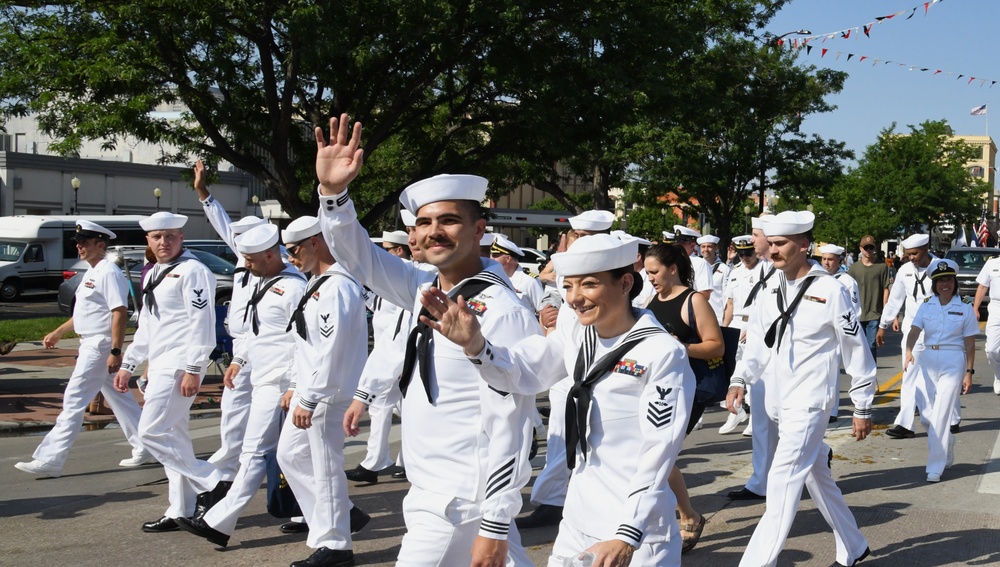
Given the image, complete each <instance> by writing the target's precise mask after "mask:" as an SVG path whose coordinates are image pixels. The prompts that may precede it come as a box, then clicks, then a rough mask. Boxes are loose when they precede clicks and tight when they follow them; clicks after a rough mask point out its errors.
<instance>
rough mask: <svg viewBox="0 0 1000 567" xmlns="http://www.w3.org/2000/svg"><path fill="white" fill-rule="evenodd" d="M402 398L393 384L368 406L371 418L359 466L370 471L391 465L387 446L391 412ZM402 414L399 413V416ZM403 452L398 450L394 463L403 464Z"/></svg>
mask: <svg viewBox="0 0 1000 567" xmlns="http://www.w3.org/2000/svg"><path fill="white" fill-rule="evenodd" d="M402 399H403V394H402V392H400V391H399V388H397V387H396V386H393V387H392V388H390V389H389V391H388V392H386V393H385V395H382V396H378V397H377V398H375V401H374V402H372V404H371V405H370V406H368V417H369V419H370V420H371V427H370V428H369V431H368V444H367V447H368V452H367V454H365V460H363V461H361V466H363V467H364V468H366V469H368V470H370V471H380V470H382V469H384V468H386V467H388V466H390V465H392V455H391V454H390V447H389V432H390V431H392V412H393V410H394V409H397V408H398V407H399V405H400V403H399V402H400V400H402ZM402 415H403V414H402V413H400V416H402ZM402 463H403V452H402V451H400V452H399V459H398V460H397V461H396V464H398V465H399V466H403V464H402Z"/></svg>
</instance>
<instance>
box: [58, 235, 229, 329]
mask: <svg viewBox="0 0 1000 567" xmlns="http://www.w3.org/2000/svg"><path fill="white" fill-rule="evenodd" d="M185 244H186V243H185ZM120 250H121V254H120V255H119V254H118V253H117V250H116V249H115V247H112V249H111V250H110V251H109V252H108V253H109V254H110V255H114V257H115V258H116V261H115V263H116V264H118V266H119V267H120V268H122V270H125V269H126V266H127V268H128V269H127V271H126V274H127V277H128V279H129V288H130V289H129V294H130V296H131V297H133V298H135V302H136V303H137V302H138V301H139V286H140V282H141V278H142V266H143V264H144V263H145V261H146V258H145V253H146V249H145V247H142V248H140V247H133V246H129V247H121V248H120ZM189 250H190V252H191V253H192V254H194V256H195V258H197V259H198V261H199V262H201V263H202V264H205V266H206V267H207V268H208V269H209V270H210V271H211V272H212V274H214V275H215V304H216V305H225V304H226V303H228V302H229V299H230V298H231V297H232V295H233V274H234V273H235V271H236V266H235V265H233V263H232V262H228V261H226V260H223V259H222V258H220V257H218V256H216V255H215V254H210V253H208V252H205V251H204V250H191V249H189ZM122 256H124V262H122V260H121V257H122ZM81 264H82V265H78V266H75V267H74V268H75V269H73V270H69V271H67V274H68V275H69V277H68V278H67V279H66V281H64V282H63V283H62V285H60V286H59V310H60V311H61V312H63V313H65V314H67V315H70V314H72V313H73V303H74V301H76V288H78V287H79V286H80V283H81V282H82V281H83V274H84V273H85V272H86V271H87V267H88V266H87V265H86V263H85V262H83V261H82V260H81ZM136 303H132V302H131V300H130V304H129V314H130V315H131V314H132V310H133V307H134V305H135V304H136Z"/></svg>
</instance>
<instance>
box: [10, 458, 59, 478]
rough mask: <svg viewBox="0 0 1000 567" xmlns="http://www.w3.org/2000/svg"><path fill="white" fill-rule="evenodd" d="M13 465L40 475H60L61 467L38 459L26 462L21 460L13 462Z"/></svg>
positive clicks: (57, 476) (53, 476)
mask: <svg viewBox="0 0 1000 567" xmlns="http://www.w3.org/2000/svg"><path fill="white" fill-rule="evenodd" d="M14 466H15V467H17V470H21V471H24V472H26V473H31V474H37V475H40V476H49V477H52V478H59V477H60V476H62V469H61V468H59V467H57V466H55V465H50V464H48V463H43V462H42V461H39V460H34V461H31V462H27V463H24V462H21V463H17V464H15V465H14Z"/></svg>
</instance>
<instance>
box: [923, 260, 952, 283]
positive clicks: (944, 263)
mask: <svg viewBox="0 0 1000 567" xmlns="http://www.w3.org/2000/svg"><path fill="white" fill-rule="evenodd" d="M927 273H928V274H930V275H931V279H932V280H933V279H935V278H940V277H942V276H955V275H958V264H956V263H955V261H954V260H949V259H948V258H935V259H933V260H931V263H930V264H928V265H927Z"/></svg>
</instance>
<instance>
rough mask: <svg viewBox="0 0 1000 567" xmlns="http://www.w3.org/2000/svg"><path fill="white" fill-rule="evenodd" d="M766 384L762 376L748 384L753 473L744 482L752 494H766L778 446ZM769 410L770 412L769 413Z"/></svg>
mask: <svg viewBox="0 0 1000 567" xmlns="http://www.w3.org/2000/svg"><path fill="white" fill-rule="evenodd" d="M767 388H768V384H767V381H766V380H765V379H764V378H761V379H760V380H757V382H756V383H754V385H753V386H750V393H749V398H750V425H751V426H753V435H752V436H751V437H750V447H751V454H750V460H751V463H752V464H753V474H752V475H750V480H748V481H747V483H746V489H747V490H749V491H750V492H753V493H754V494H759V495H761V496H767V478H768V471H769V470H771V461H773V460H774V451H775V450H776V449H777V448H778V428H777V426H776V425H775V423H774V422H775V420H774V417H775V416H772V415H771V414H776V413H777V410H775V409H774V408H770V407H768V401H769V400H768V398H767ZM769 412H770V414H769Z"/></svg>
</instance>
